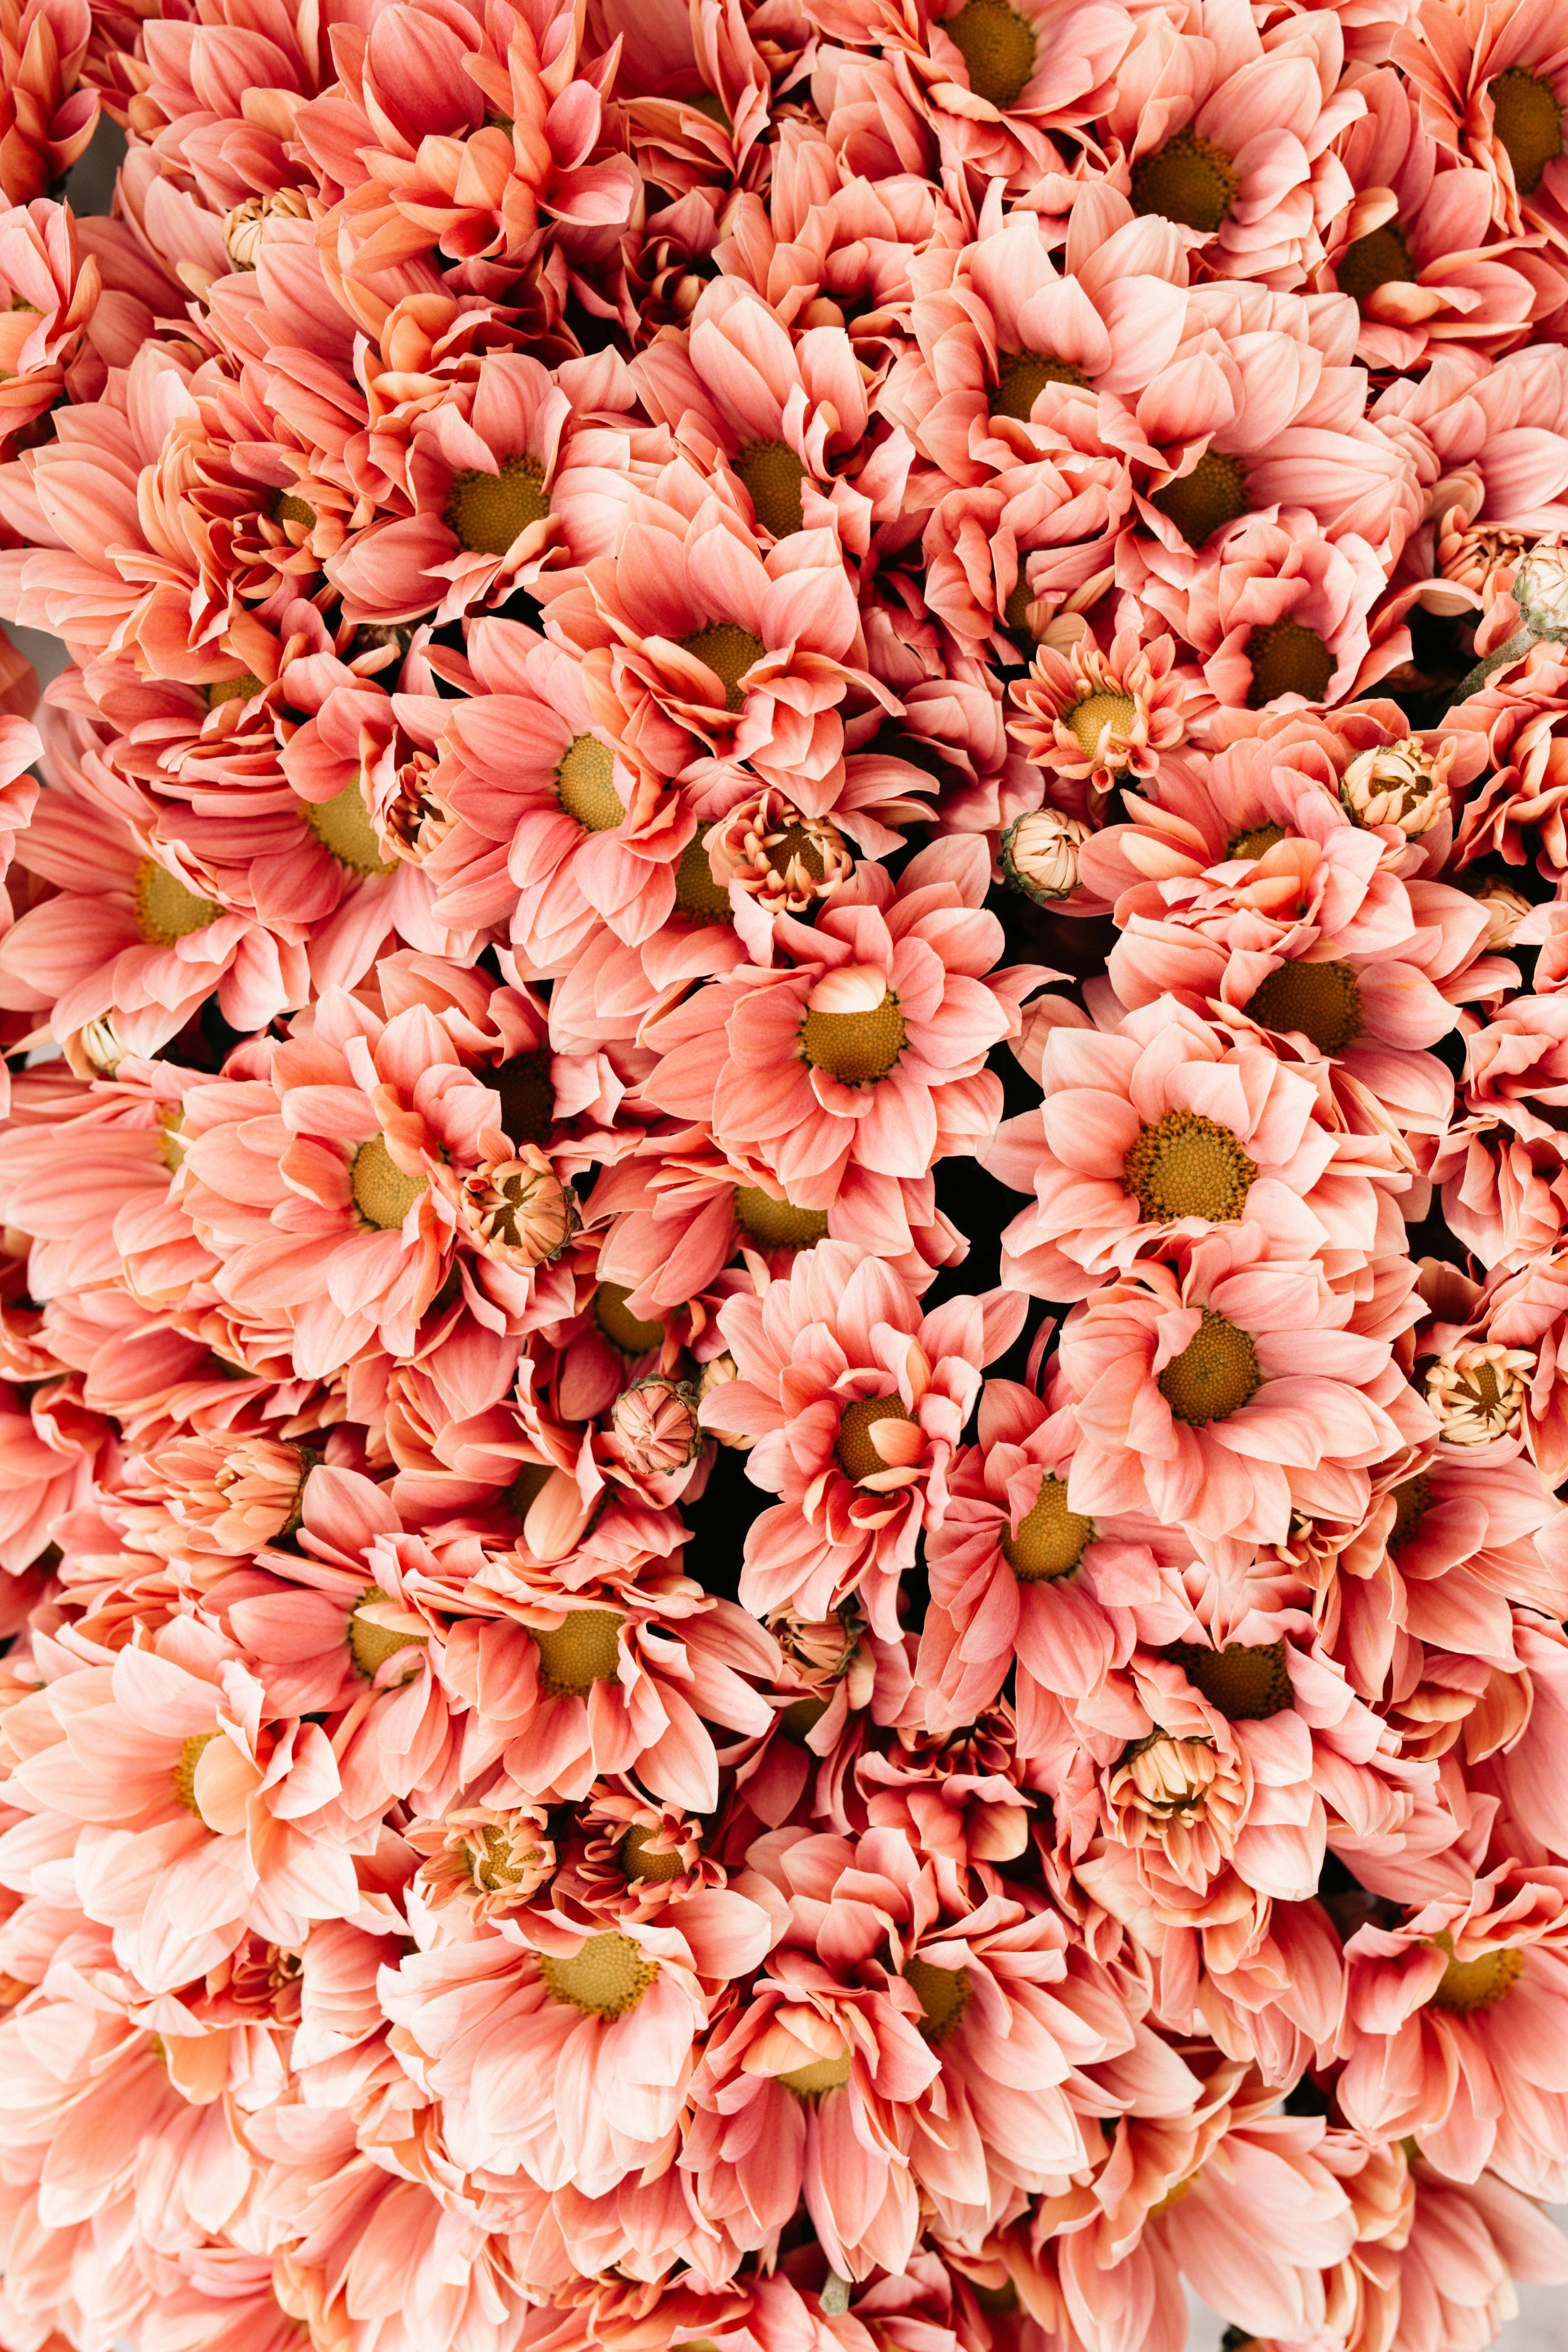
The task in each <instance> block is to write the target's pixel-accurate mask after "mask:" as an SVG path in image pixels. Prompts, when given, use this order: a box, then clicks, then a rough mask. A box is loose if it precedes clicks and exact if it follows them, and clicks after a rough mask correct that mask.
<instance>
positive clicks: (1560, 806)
mask: <svg viewBox="0 0 1568 2352" xmlns="http://www.w3.org/2000/svg"><path fill="white" fill-rule="evenodd" d="M1453 718H1454V720H1455V723H1456V724H1457V725H1458V726H1460V727H1462V728H1464V729H1465V730H1467V731H1468V732H1472V733H1473V734H1475V735H1476V736H1478V737H1479V738H1480V740H1481V741H1482V742H1483V743H1484V745H1485V751H1486V769H1487V771H1488V772H1486V773H1485V774H1484V775H1483V776H1482V777H1481V778H1480V779H1479V781H1478V782H1477V784H1476V787H1475V789H1474V791H1473V792H1470V793H1467V794H1466V797H1465V806H1464V814H1463V815H1462V817H1461V819H1460V824H1459V833H1458V863H1459V864H1460V865H1461V866H1468V865H1470V864H1471V863H1472V861H1476V860H1479V859H1481V858H1484V857H1488V856H1490V857H1500V858H1501V859H1502V860H1503V861H1504V863H1505V864H1506V865H1508V866H1528V865H1530V864H1531V863H1532V862H1533V863H1534V865H1535V866H1536V868H1537V870H1538V872H1540V873H1541V874H1542V875H1544V876H1545V877H1547V878H1548V879H1549V880H1551V881H1553V882H1561V881H1563V880H1564V879H1568V816H1565V815H1564V804H1565V803H1568V649H1565V648H1564V647H1563V646H1560V645H1554V644H1552V643H1550V642H1545V643H1542V644H1538V645H1535V646H1531V649H1530V652H1529V654H1528V656H1526V658H1525V660H1524V661H1523V663H1522V664H1521V665H1520V666H1519V667H1513V666H1511V665H1510V667H1508V668H1507V669H1505V670H1502V671H1500V672H1499V673H1498V675H1497V676H1495V677H1490V678H1489V679H1488V680H1487V682H1486V684H1485V685H1484V686H1483V687H1482V688H1480V690H1479V693H1476V694H1473V695H1471V696H1470V697H1469V698H1468V701H1466V702H1463V703H1461V704H1460V705H1459V707H1458V709H1457V710H1456V711H1455V712H1454V713H1453Z"/></svg>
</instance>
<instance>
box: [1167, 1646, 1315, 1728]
mask: <svg viewBox="0 0 1568 2352" xmlns="http://www.w3.org/2000/svg"><path fill="white" fill-rule="evenodd" d="M1169 1654H1170V1655H1171V1657H1173V1659H1174V1660H1175V1662H1176V1664H1177V1665H1179V1666H1180V1668H1181V1670H1182V1672H1183V1673H1184V1675H1185V1676H1186V1678H1187V1680H1188V1681H1189V1682H1190V1683H1191V1685H1192V1686H1193V1688H1194V1690H1199V1691H1202V1693H1203V1695H1204V1696H1205V1698H1206V1699H1207V1701H1208V1703H1209V1705H1210V1706H1215V1707H1217V1708H1218V1709H1219V1711H1220V1713H1221V1715H1223V1716H1224V1717H1225V1718H1226V1721H1227V1722H1228V1723H1261V1722H1262V1721H1264V1719H1265V1718H1266V1717H1268V1716H1271V1715H1279V1714H1281V1713H1282V1712H1283V1711H1284V1709H1285V1708H1286V1707H1288V1706H1293V1705H1294V1699H1293V1697H1292V1695H1291V1689H1290V1672H1289V1667H1288V1666H1287V1664H1286V1663H1285V1644H1284V1643H1283V1642H1265V1643H1262V1644H1261V1645H1259V1646H1258V1647H1254V1646H1253V1645H1252V1644H1251V1643H1247V1642H1227V1643H1226V1646H1225V1648H1224V1649H1223V1650H1205V1648H1204V1647H1203V1645H1202V1643H1197V1642H1177V1643H1174V1645H1173V1648H1172V1649H1171V1651H1170V1653H1169Z"/></svg>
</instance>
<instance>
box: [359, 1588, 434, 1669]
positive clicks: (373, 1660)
mask: <svg viewBox="0 0 1568 2352" xmlns="http://www.w3.org/2000/svg"><path fill="white" fill-rule="evenodd" d="M387 1598H388V1595H387V1594H386V1593H385V1592H384V1591H382V1588H381V1586H380V1585H379V1584H367V1585H366V1586H365V1589H364V1591H363V1592H362V1593H361V1594H360V1597H359V1600H358V1601H357V1602H356V1603H355V1605H354V1610H353V1615H352V1616H351V1617H350V1619H349V1630H348V1644H349V1655H350V1657H351V1658H352V1659H353V1662H354V1664H355V1665H356V1666H357V1667H358V1668H359V1670H360V1672H361V1674H362V1675H363V1676H364V1678H365V1680H366V1681H367V1682H374V1680H375V1677H376V1675H378V1674H379V1672H380V1671H381V1669H382V1667H383V1666H384V1664H386V1662H387V1660H388V1658H391V1657H395V1655H396V1654H397V1652H398V1651H399V1650H411V1649H423V1648H424V1646H425V1637H424V1636H423V1634H420V1633H395V1632H394V1631H393V1629H392V1627H391V1626H390V1625H378V1624H377V1623H376V1622H375V1621H374V1618H371V1617H365V1616H363V1615H362V1614H361V1612H362V1611H363V1610H365V1609H374V1607H375V1606H376V1605H377V1603H378V1602H380V1601H385V1600H386V1599H387Z"/></svg>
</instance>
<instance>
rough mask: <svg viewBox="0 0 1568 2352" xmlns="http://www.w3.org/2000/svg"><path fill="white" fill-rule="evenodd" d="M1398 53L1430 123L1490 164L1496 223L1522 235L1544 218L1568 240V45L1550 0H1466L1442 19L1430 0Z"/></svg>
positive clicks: (1455, 148) (1474, 158)
mask: <svg viewBox="0 0 1568 2352" xmlns="http://www.w3.org/2000/svg"><path fill="white" fill-rule="evenodd" d="M1393 54H1394V63H1395V64H1396V65H1398V66H1400V67H1402V68H1404V70H1405V72H1406V73H1407V74H1408V75H1409V76H1410V78H1411V79H1412V81H1413V83H1414V85H1415V92H1416V96H1417V101H1418V104H1419V107H1420V113H1421V120H1422V122H1423V124H1424V125H1425V126H1426V128H1427V129H1428V130H1429V131H1431V132H1432V133H1433V135H1434V136H1435V137H1436V140H1437V141H1438V142H1439V144H1440V145H1442V146H1444V147H1446V148H1447V150H1448V151H1449V152H1450V153H1453V154H1463V155H1465V156H1467V157H1468V159H1469V161H1470V162H1471V163H1474V164H1475V166H1476V167H1477V168H1478V169H1479V171H1480V172H1482V173H1484V174H1485V176H1486V178H1487V181H1488V183H1489V188H1490V194H1491V209H1492V216H1493V218H1494V219H1495V221H1496V222H1497V225H1498V226H1499V227H1500V228H1501V229H1504V230H1506V231H1508V232H1509V233H1510V234H1515V235H1517V233H1518V232H1519V230H1520V229H1521V227H1535V226H1541V227H1542V228H1544V229H1546V230H1547V231H1548V233H1549V234H1550V235H1551V236H1552V241H1553V243H1554V244H1555V245H1556V246H1557V247H1558V248H1559V249H1560V250H1563V249H1564V230H1565V228H1568V215H1565V213H1564V204H1565V200H1568V169H1565V167H1564V165H1563V160H1562V159H1563V106H1564V104H1565V103H1568V51H1565V50H1564V47H1563V37H1562V26H1561V24H1560V23H1559V21H1558V19H1557V17H1556V16H1555V15H1554V14H1553V12H1552V8H1551V7H1550V5H1546V0H1525V5H1523V6H1521V7H1500V6H1499V5H1497V0H1462V5H1460V6H1459V7H1458V8H1457V9H1456V10H1455V11H1454V15H1453V17H1452V18H1451V19H1444V20H1442V21H1440V22H1439V21H1438V20H1437V19H1436V11H1435V9H1433V8H1432V7H1430V6H1426V5H1424V6H1422V7H1421V8H1420V9H1418V10H1417V11H1416V13H1415V22H1414V24H1411V25H1409V26H1405V28H1404V29H1403V30H1402V31H1401V33H1400V34H1399V36H1398V37H1397V38H1396V40H1395V42H1394V51H1393Z"/></svg>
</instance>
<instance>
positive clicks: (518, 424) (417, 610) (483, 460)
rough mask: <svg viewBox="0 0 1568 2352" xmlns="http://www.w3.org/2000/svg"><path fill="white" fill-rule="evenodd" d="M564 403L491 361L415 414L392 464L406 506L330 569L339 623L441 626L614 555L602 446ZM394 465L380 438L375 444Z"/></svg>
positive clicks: (541, 384) (511, 355) (514, 362)
mask: <svg viewBox="0 0 1568 2352" xmlns="http://www.w3.org/2000/svg"><path fill="white" fill-rule="evenodd" d="M572 416H573V404H572V399H571V394H570V393H569V392H568V390H567V389H566V388H565V386H564V385H563V383H556V382H555V381H554V380H553V379H552V376H551V374H550V372H549V371H548V370H547V369H545V368H542V367H541V365H540V364H539V362H538V361H537V360H533V359H529V358H528V357H526V356H525V354H523V353H522V352H490V353H489V354H487V355H486V356H485V357H484V358H482V359H481V360H480V361H479V364H478V369H477V373H476V374H475V376H474V378H473V379H472V380H471V382H469V383H464V384H461V385H453V386H452V387H450V388H449V390H448V392H447V397H446V398H445V399H443V400H441V401H438V402H437V404H435V405H434V406H433V407H429V408H426V410H425V412H424V414H423V415H418V416H416V418H415V420H414V423H413V428H412V430H411V432H410V434H409V436H408V444H407V448H406V452H405V454H403V456H402V462H401V465H400V466H399V467H398V473H399V475H400V476H401V482H402V486H403V488H404V492H405V502H406V504H407V505H408V506H409V507H410V508H411V509H412V511H411V512H409V513H407V514H405V516H402V517H400V518H397V519H395V520H391V521H387V522H379V523H375V524H373V525H372V526H371V528H370V529H369V530H364V531H358V532H352V533H351V534H350V536H349V538H348V539H347V540H346V541H345V542H344V544H343V546H342V549H341V550H340V551H338V553H337V554H335V555H333V556H332V557H331V558H330V560H329V562H327V564H326V566H325V570H326V573H327V577H328V579H329V580H331V583H332V584H333V586H334V587H335V588H337V589H338V591H339V592H340V593H341V594H342V599H343V612H344V615H345V617H346V618H347V619H349V620H352V621H355V622H362V623H363V622H366V621H369V622H374V623H377V624H380V625H383V626H384V625H389V624H392V623H395V622H405V621H411V620H414V619H416V618H417V617H418V615H419V614H423V613H433V616H434V618H435V620H436V621H437V623H438V624H439V623H441V622H443V621H451V620H456V619H458V618H459V617H460V616H461V615H463V614H467V613H468V612H471V611H472V610H473V609H474V607H475V606H476V605H483V604H488V603H490V602H492V601H497V600H499V599H500V598H502V597H505V596H508V595H510V593H512V591H513V590H514V589H516V588H520V587H523V588H525V587H530V586H531V585H532V584H533V583H534V582H535V581H536V580H537V578H538V576H539V573H540V572H541V570H542V568H543V567H544V566H545V565H546V564H549V563H553V562H562V561H563V560H565V561H570V562H579V563H580V562H584V561H585V560H586V558H587V557H589V556H590V555H601V554H604V553H605V552H607V551H608V548H609V545H610V542H611V540H612V538H613V534H614V530H615V525H616V520H617V515H616V505H615V504H614V503H610V502H607V501H606V500H605V496H604V484H605V469H604V468H603V467H600V466H599V465H597V464H596V463H595V459H596V457H597V456H598V454H599V452H598V451H597V449H596V446H595V444H596V442H597V441H598V440H599V438H600V437H601V436H600V435H598V434H596V433H595V431H594V429H593V428H592V426H589V427H588V428H587V429H586V430H585V431H584V433H583V434H582V435H581V436H578V435H574V434H573V433H572V432H571V431H570V429H569V428H570V426H571V423H572ZM377 454H378V457H379V459H380V462H381V464H382V465H383V466H386V465H387V464H388V455H387V453H386V449H385V442H384V440H383V441H382V442H381V444H380V446H378V452H377Z"/></svg>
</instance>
